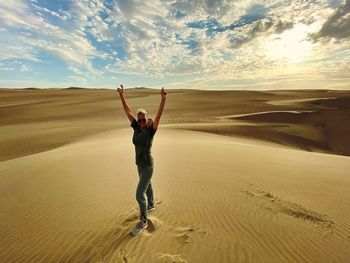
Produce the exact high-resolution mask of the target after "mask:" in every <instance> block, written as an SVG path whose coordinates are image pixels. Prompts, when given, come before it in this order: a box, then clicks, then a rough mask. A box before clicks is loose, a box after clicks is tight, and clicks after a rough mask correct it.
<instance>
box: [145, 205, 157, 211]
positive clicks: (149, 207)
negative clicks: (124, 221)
mask: <svg viewBox="0 0 350 263" xmlns="http://www.w3.org/2000/svg"><path fill="white" fill-rule="evenodd" d="M154 210H156V206H155V205H152V206H148V208H147V213H149V212H151V211H154Z"/></svg>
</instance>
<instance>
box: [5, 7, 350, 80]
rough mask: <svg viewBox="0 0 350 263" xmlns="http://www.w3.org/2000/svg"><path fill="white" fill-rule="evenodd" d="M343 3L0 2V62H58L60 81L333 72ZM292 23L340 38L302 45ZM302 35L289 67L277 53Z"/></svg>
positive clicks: (340, 53)
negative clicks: (302, 53) (297, 60)
mask: <svg viewBox="0 0 350 263" xmlns="http://www.w3.org/2000/svg"><path fill="white" fill-rule="evenodd" d="M348 5H349V0H346V2H345V4H342V5H341V2H340V0H323V1H309V0H300V1H287V0H271V1H260V0H258V1H256V0H248V1H243V0H238V1H226V0H193V1H187V0H154V1H142V0H118V1H111V0H108V1H100V0H81V1H67V0H62V1H49V2H44V1H35V0H32V1H27V2H26V1H5V2H2V3H0V33H1V38H0V63H3V64H2V68H3V69H8V70H7V71H6V72H8V71H9V70H10V69H14V70H18V72H20V69H21V68H20V67H19V66H17V67H12V66H11V64H8V62H9V61H12V60H22V61H23V62H25V63H24V64H23V65H25V66H24V67H22V72H20V73H23V74H24V73H25V72H26V70H31V73H35V72H36V71H40V70H41V71H42V73H43V74H41V76H45V72H46V70H47V69H46V68H49V67H50V66H52V65H56V66H58V65H59V66H60V67H64V68H60V70H59V71H60V72H61V74H62V79H63V81H66V82H70V81H74V82H75V81H83V80H84V81H86V83H102V81H108V79H112V78H113V77H117V78H122V79H129V80H130V81H131V82H132V81H134V82H135V80H145V81H146V80H147V81H149V82H148V83H155V82H157V81H158V82H161V81H164V80H168V81H170V80H171V81H172V82H174V83H176V82H179V80H186V81H187V83H188V84H190V83H192V82H191V81H192V80H193V81H194V82H193V83H195V84H196V85H200V83H202V85H201V86H203V85H205V84H208V85H212V86H213V83H221V84H222V85H226V86H230V85H229V82H232V83H233V85H236V86H239V84H238V82H239V81H240V80H241V81H242V82H244V81H245V80H249V81H246V82H244V83H245V84H244V85H249V84H250V83H251V82H250V81H252V82H254V81H256V82H259V81H262V79H265V81H264V83H270V82H269V81H267V80H266V78H277V77H281V78H283V77H284V78H286V79H287V78H289V77H291V78H295V79H296V78H303V77H305V78H307V76H310V75H312V76H318V77H319V78H321V77H322V76H342V74H341V72H344V70H343V71H342V69H348V68H347V67H346V63H347V62H348V60H346V59H344V55H345V54H346V52H345V51H344V50H346V49H349V42H348V41H347V39H348V34H349V30H348V29H349V28H350V27H349V24H348V21H349V19H348V18H349V15H348V13H349V11H348V9H349V7H348ZM297 28H306V29H305V32H308V33H310V32H311V33H314V32H317V34H318V37H319V39H329V38H336V39H344V41H342V42H343V43H342V44H339V43H337V45H336V44H335V43H330V41H329V43H328V42H327V41H326V42H323V41H316V42H312V44H311V41H310V39H306V38H304V35H303V34H304V33H305V32H299V31H298V30H295V29H297ZM293 34H294V35H293ZM295 34H296V35H295ZM345 40H346V41H345ZM306 42H307V43H306ZM309 42H310V43H309ZM291 43H293V45H292V46H291ZM277 44H278V45H277ZM304 44H305V45H306V44H308V45H309V48H308V49H304V50H303V51H305V52H307V53H308V54H306V55H305V56H303V57H302V59H301V60H300V61H301V62H300V63H299V64H298V67H297V66H295V65H294V64H295V63H294V64H293V63H291V61H288V59H286V56H284V54H285V53H289V54H292V55H290V56H289V57H291V56H293V55H294V54H300V52H298V50H297V49H298V48H302V47H303V46H304V47H305V45H304ZM276 45H277V46H278V50H275V49H274V48H273V47H274V46H276ZM285 47H288V48H289V50H286V48H285ZM336 50H337V51H336ZM299 51H300V50H299ZM332 51H334V52H332ZM278 52H279V54H277V53H278ZM281 54H282V55H281ZM327 54H332V56H330V55H327ZM287 58H288V56H287ZM49 62H50V63H49ZM38 65H39V66H38ZM325 65H327V66H328V68H329V72H327V67H325ZM337 65H339V67H338V66H337ZM45 67H46V68H45ZM3 71H4V70H3ZM4 72H5V71H4ZM303 72H307V74H309V75H307V74H306V75H305V74H304V73H303ZM0 77H1V76H0ZM150 80H152V81H150ZM179 83H180V82H179ZM142 85H145V86H147V83H144V84H142Z"/></svg>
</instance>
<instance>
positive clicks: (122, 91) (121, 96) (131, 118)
mask: <svg viewBox="0 0 350 263" xmlns="http://www.w3.org/2000/svg"><path fill="white" fill-rule="evenodd" d="M118 92H119V95H120V100H121V101H122V104H123V108H124V111H125V113H126V115H127V116H128V119H129V120H130V122H132V121H133V119H135V116H134V115H133V114H132V111H131V109H130V107H129V105H128V103H127V102H126V100H125V98H124V87H123V85H120V88H118Z"/></svg>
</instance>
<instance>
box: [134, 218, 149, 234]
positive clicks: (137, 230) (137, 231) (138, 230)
mask: <svg viewBox="0 0 350 263" xmlns="http://www.w3.org/2000/svg"><path fill="white" fill-rule="evenodd" d="M147 227H148V223H147V220H146V221H142V220H141V221H140V222H138V223H137V225H136V226H135V227H134V229H133V230H132V231H131V234H132V235H133V236H136V235H138V234H140V233H141V232H142V231H143V230H144V229H146V228H147Z"/></svg>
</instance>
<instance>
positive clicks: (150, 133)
mask: <svg viewBox="0 0 350 263" xmlns="http://www.w3.org/2000/svg"><path fill="white" fill-rule="evenodd" d="M130 126H131V127H132V128H133V129H134V135H133V137H132V143H133V144H134V145H135V163H136V165H138V166H142V167H146V166H149V165H153V158H152V155H151V148H152V141H153V137H154V134H155V133H156V131H157V129H153V126H151V127H146V128H145V129H144V131H141V127H140V125H139V124H138V123H137V121H136V120H135V119H133V121H132V122H131V125H130Z"/></svg>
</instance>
